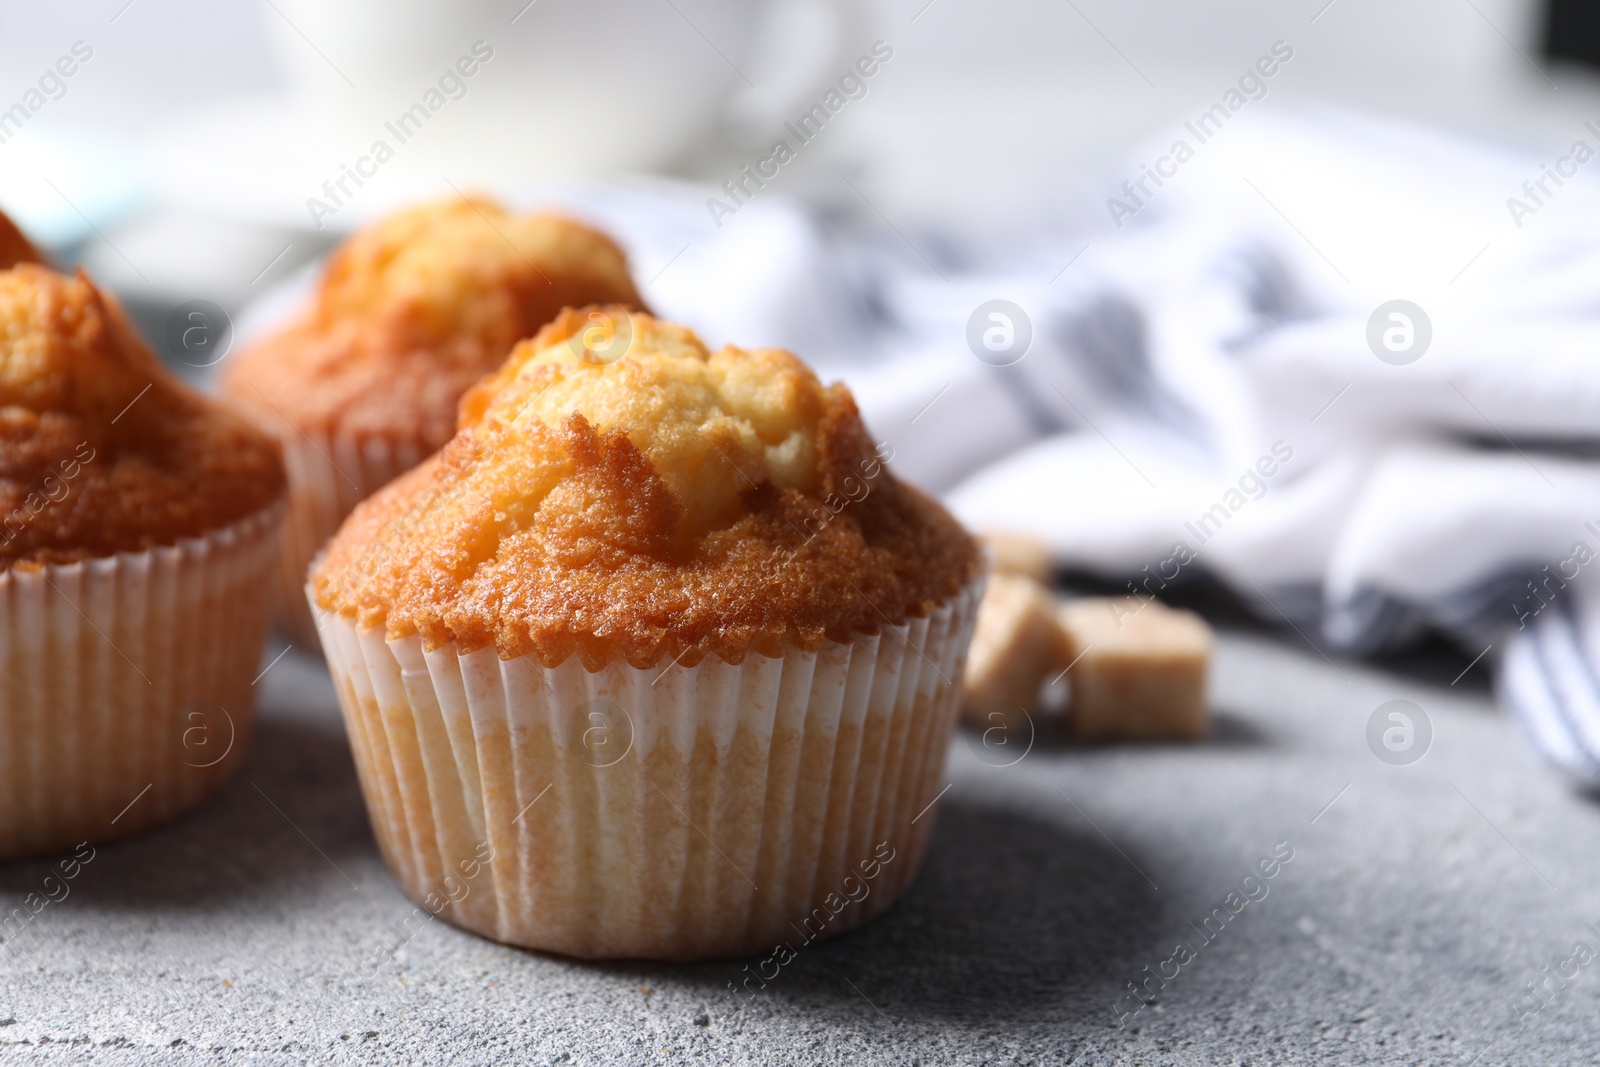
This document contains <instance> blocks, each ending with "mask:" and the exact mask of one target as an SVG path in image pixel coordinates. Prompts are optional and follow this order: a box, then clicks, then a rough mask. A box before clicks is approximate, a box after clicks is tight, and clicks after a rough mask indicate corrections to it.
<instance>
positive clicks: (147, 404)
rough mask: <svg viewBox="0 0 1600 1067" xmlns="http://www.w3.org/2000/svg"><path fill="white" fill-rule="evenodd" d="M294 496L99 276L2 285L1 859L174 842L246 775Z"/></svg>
mask: <svg viewBox="0 0 1600 1067" xmlns="http://www.w3.org/2000/svg"><path fill="white" fill-rule="evenodd" d="M284 490H285V479H284V473H283V465H282V462H281V460H280V459H279V457H278V451H277V446H276V445H275V443H274V442H273V441H272V440H271V438H269V437H268V436H266V435H265V434H263V433H261V432H260V431H258V430H256V429H254V428H253V427H251V426H250V425H249V424H248V423H247V422H246V421H245V420H244V419H242V418H240V417H239V416H238V415H236V414H233V413H231V412H229V411H226V410H224V409H223V408H222V407H221V406H220V405H217V404H215V403H214V402H212V401H209V400H207V399H205V398H204V397H201V396H199V395H197V394H196V393H194V392H192V391H190V390H189V389H188V388H186V387H185V386H183V385H182V384H180V383H179V382H178V381H176V380H175V379H174V378H172V377H171V376H170V375H168V374H167V373H166V372H165V371H164V370H163V369H162V368H161V366H160V365H159V363H158V362H157V360H156V357H155V356H154V355H153V354H152V353H151V352H150V350H149V348H147V347H146V346H145V345H144V344H143V343H142V342H141V341H140V340H139V339H138V338H137V336H135V334H134V333H133V331H132V330H131V329H130V328H129V326H128V325H127V323H126V321H125V320H124V318H123V316H122V314H121V312H120V311H119V309H118V308H117V307H116V305H115V304H113V303H112V302H111V301H110V300H109V299H108V298H106V297H104V296H102V295H101V294H100V293H99V292H97V291H96V290H95V288H94V286H93V285H91V284H90V282H89V280H88V279H87V278H86V277H85V276H84V275H83V274H82V273H81V272H80V273H79V274H78V275H77V277H75V278H74V277H67V276H64V275H60V274H56V273H54V272H53V271H50V270H47V269H45V268H44V267H40V266H35V265H32V264H21V265H19V266H16V267H14V268H12V269H11V270H6V271H0V857H3V858H10V857H15V856H21V855H29V854H34V853H42V852H49V851H53V850H57V849H62V848H68V847H71V846H72V845H74V844H76V843H78V842H83V841H96V840H101V839H105V838H110V837H114V836H120V835H122V834H127V833H133V832H135V831H138V830H141V829H144V828H147V827H150V826H153V825H155V824H157V823H159V822H162V821H164V820H166V819H169V818H171V817H173V816H174V815H176V814H178V813H179V812H182V811H184V810H186V809H188V808H191V807H193V806H194V805H196V804H198V803H199V802H200V801H202V800H203V799H205V798H206V797H207V796H209V795H210V794H211V793H213V792H215V791H216V790H217V789H218V788H219V787H220V786H221V785H222V784H223V783H224V782H225V781H226V780H227V779H228V777H229V776H230V775H231V774H232V773H233V770H234V768H235V767H236V766H237V765H238V763H239V760H240V757H241V754H242V752H243V750H244V747H245V742H246V740H247V738H248V735H249V732H250V724H251V714H252V708H251V694H252V689H251V682H252V679H253V678H254V677H255V676H256V672H257V670H258V669H259V660H260V656H261V644H262V639H263V636H264V634H265V630H266V625H267V612H268V608H269V593H270V588H271V576H272V566H273V560H274V556H275V552H276V547H277V545H276V537H277V532H278V527H279V525H280V523H281V519H282V513H283V501H284V495H285V494H284Z"/></svg>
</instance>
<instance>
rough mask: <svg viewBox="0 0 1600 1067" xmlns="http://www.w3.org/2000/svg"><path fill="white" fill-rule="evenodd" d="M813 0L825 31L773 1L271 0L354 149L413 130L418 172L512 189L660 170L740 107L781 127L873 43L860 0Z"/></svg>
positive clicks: (289, 70)
mask: <svg viewBox="0 0 1600 1067" xmlns="http://www.w3.org/2000/svg"><path fill="white" fill-rule="evenodd" d="M809 4H810V6H812V7H815V8H818V9H820V11H821V13H822V15H823V16H824V21H825V22H826V23H827V24H828V25H827V28H826V29H825V31H824V33H823V34H822V36H823V37H824V38H826V39H825V40H821V41H820V42H819V41H818V40H817V39H816V37H817V35H816V34H813V35H812V37H813V39H812V40H811V41H810V42H805V41H796V40H793V39H791V40H790V41H787V42H774V41H773V40H772V39H771V33H770V28H771V25H772V24H773V22H774V15H778V16H780V20H779V21H781V16H782V15H784V14H786V13H788V14H792V12H785V11H783V10H782V9H783V8H784V6H785V5H784V4H783V3H779V2H774V0H581V2H578V0H532V2H531V3H530V2H529V0H453V2H447V0H338V2H329V0H269V6H270V8H271V10H267V11H264V12H263V18H265V19H266V20H267V23H268V25H269V26H270V27H271V32H272V40H273V46H274V50H275V52H276V54H277V56H278V59H279V62H280V64H281V67H282V69H283V71H284V73H285V74H286V75H287V78H288V81H289V85H290V89H291V92H292V93H293V94H294V95H295V96H296V97H297V98H298V100H299V101H300V103H301V106H302V107H303V108H304V109H306V110H308V111H314V112H315V113H316V114H317V115H318V116H319V117H320V118H321V119H322V120H323V121H326V122H330V123H332V124H335V125H336V126H339V127H343V128H346V129H348V130H349V131H350V133H349V136H350V137H351V139H352V141H353V142H354V143H356V144H361V141H360V138H361V137H362V136H364V135H366V132H367V131H370V135H371V136H372V137H374V138H377V137H385V138H386V139H388V140H389V141H390V142H391V143H393V141H394V138H393V136H391V135H392V134H394V133H400V134H405V135H408V136H407V140H406V147H405V149H404V151H403V153H400V154H403V155H404V156H405V157H406V159H405V168H406V169H417V168H428V169H434V170H435V172H436V173H437V172H440V171H442V172H443V173H445V174H447V175H449V176H451V178H452V180H458V179H457V177H456V176H459V180H464V181H480V182H488V183H497V184H509V183H519V182H527V181H534V180H540V179H544V178H548V177H551V176H554V175H558V174H566V173H594V172H610V171H624V170H648V169H654V168H659V167H661V166H663V165H666V164H670V163H672V162H673V161H674V160H676V159H678V158H680V157H681V156H682V155H683V154H684V153H685V152H686V151H688V150H690V149H691V148H693V147H695V146H697V145H698V144H701V143H703V142H704V141H706V140H707V139H708V138H710V137H712V136H714V135H716V134H718V133H719V132H725V131H726V130H727V128H728V121H729V119H730V118H737V119H738V120H739V125H741V126H746V127H751V128H754V127H755V126H759V125H762V124H763V122H764V124H765V125H766V126H768V127H769V128H770V129H771V130H772V131H773V132H777V130H778V129H779V128H780V127H781V125H782V122H783V120H784V119H785V118H788V117H790V116H789V115H787V114H786V113H785V112H786V111H787V110H788V109H790V108H792V107H795V106H798V105H800V103H801V101H802V100H805V98H806V97H807V96H808V94H812V93H819V92H821V91H822V86H823V85H824V84H825V83H826V82H829V81H831V80H832V79H834V78H837V77H838V70H835V69H834V68H835V67H837V68H839V70H843V69H844V68H845V67H846V66H847V65H848V63H849V62H850V61H852V60H853V58H854V52H853V51H852V50H862V49H864V48H865V47H867V44H866V43H865V42H864V41H863V40H862V39H861V38H863V37H864V36H865V29H864V27H863V25H862V19H863V17H864V14H863V11H864V5H862V4H861V3H860V2H859V0H809ZM788 6H789V7H793V6H794V4H793V0H790V3H789V4H788ZM789 25H791V26H792V25H793V22H792V19H791V20H789ZM764 29H766V30H768V31H769V32H767V33H765V34H764V32H763V31H764ZM792 36H793V35H791V38H792ZM807 43H809V44H810V47H804V45H806V44H807ZM774 44H777V45H779V47H777V48H774V47H773V45H774ZM785 45H787V46H788V47H784V46H785ZM764 56H765V57H766V59H767V60H771V59H774V58H775V59H776V60H777V62H771V61H765V62H764V61H763V57H764ZM758 65H759V70H758ZM469 70H470V71H471V72H472V73H471V74H470V75H469V74H467V71H469ZM758 80H759V81H761V82H762V83H763V84H762V85H761V87H760V89H757V88H756V82H757V81H758ZM774 87H781V91H776V92H775V91H774ZM806 102H807V104H809V101H806ZM418 105H422V107H423V108H424V111H423V112H419V111H417V106H418ZM762 113H767V114H765V115H763V116H762V118H761V119H754V120H753V115H761V114H762ZM406 114H411V115H412V116H413V119H412V122H411V123H409V124H401V125H397V123H399V120H400V118H401V117H402V116H404V115H406ZM386 124H388V125H386ZM419 128H420V129H419ZM385 131H388V132H385ZM410 136H415V137H416V140H415V142H411V141H410V139H409V138H410ZM363 147H364V145H363Z"/></svg>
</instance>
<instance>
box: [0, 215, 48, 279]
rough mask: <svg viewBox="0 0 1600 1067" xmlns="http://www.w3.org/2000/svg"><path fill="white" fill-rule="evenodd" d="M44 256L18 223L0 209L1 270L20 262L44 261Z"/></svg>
mask: <svg viewBox="0 0 1600 1067" xmlns="http://www.w3.org/2000/svg"><path fill="white" fill-rule="evenodd" d="M43 262H44V257H43V256H41V255H40V254H39V250H38V249H37V248H35V247H33V244H32V242H30V241H29V240H28V239H27V238H26V237H24V236H22V231H21V230H19V229H17V226H16V223H14V222H12V221H11V220H10V219H8V218H6V213H5V212H4V211H0V270H7V269H9V268H11V267H14V266H16V265H17V264H18V263H43Z"/></svg>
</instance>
